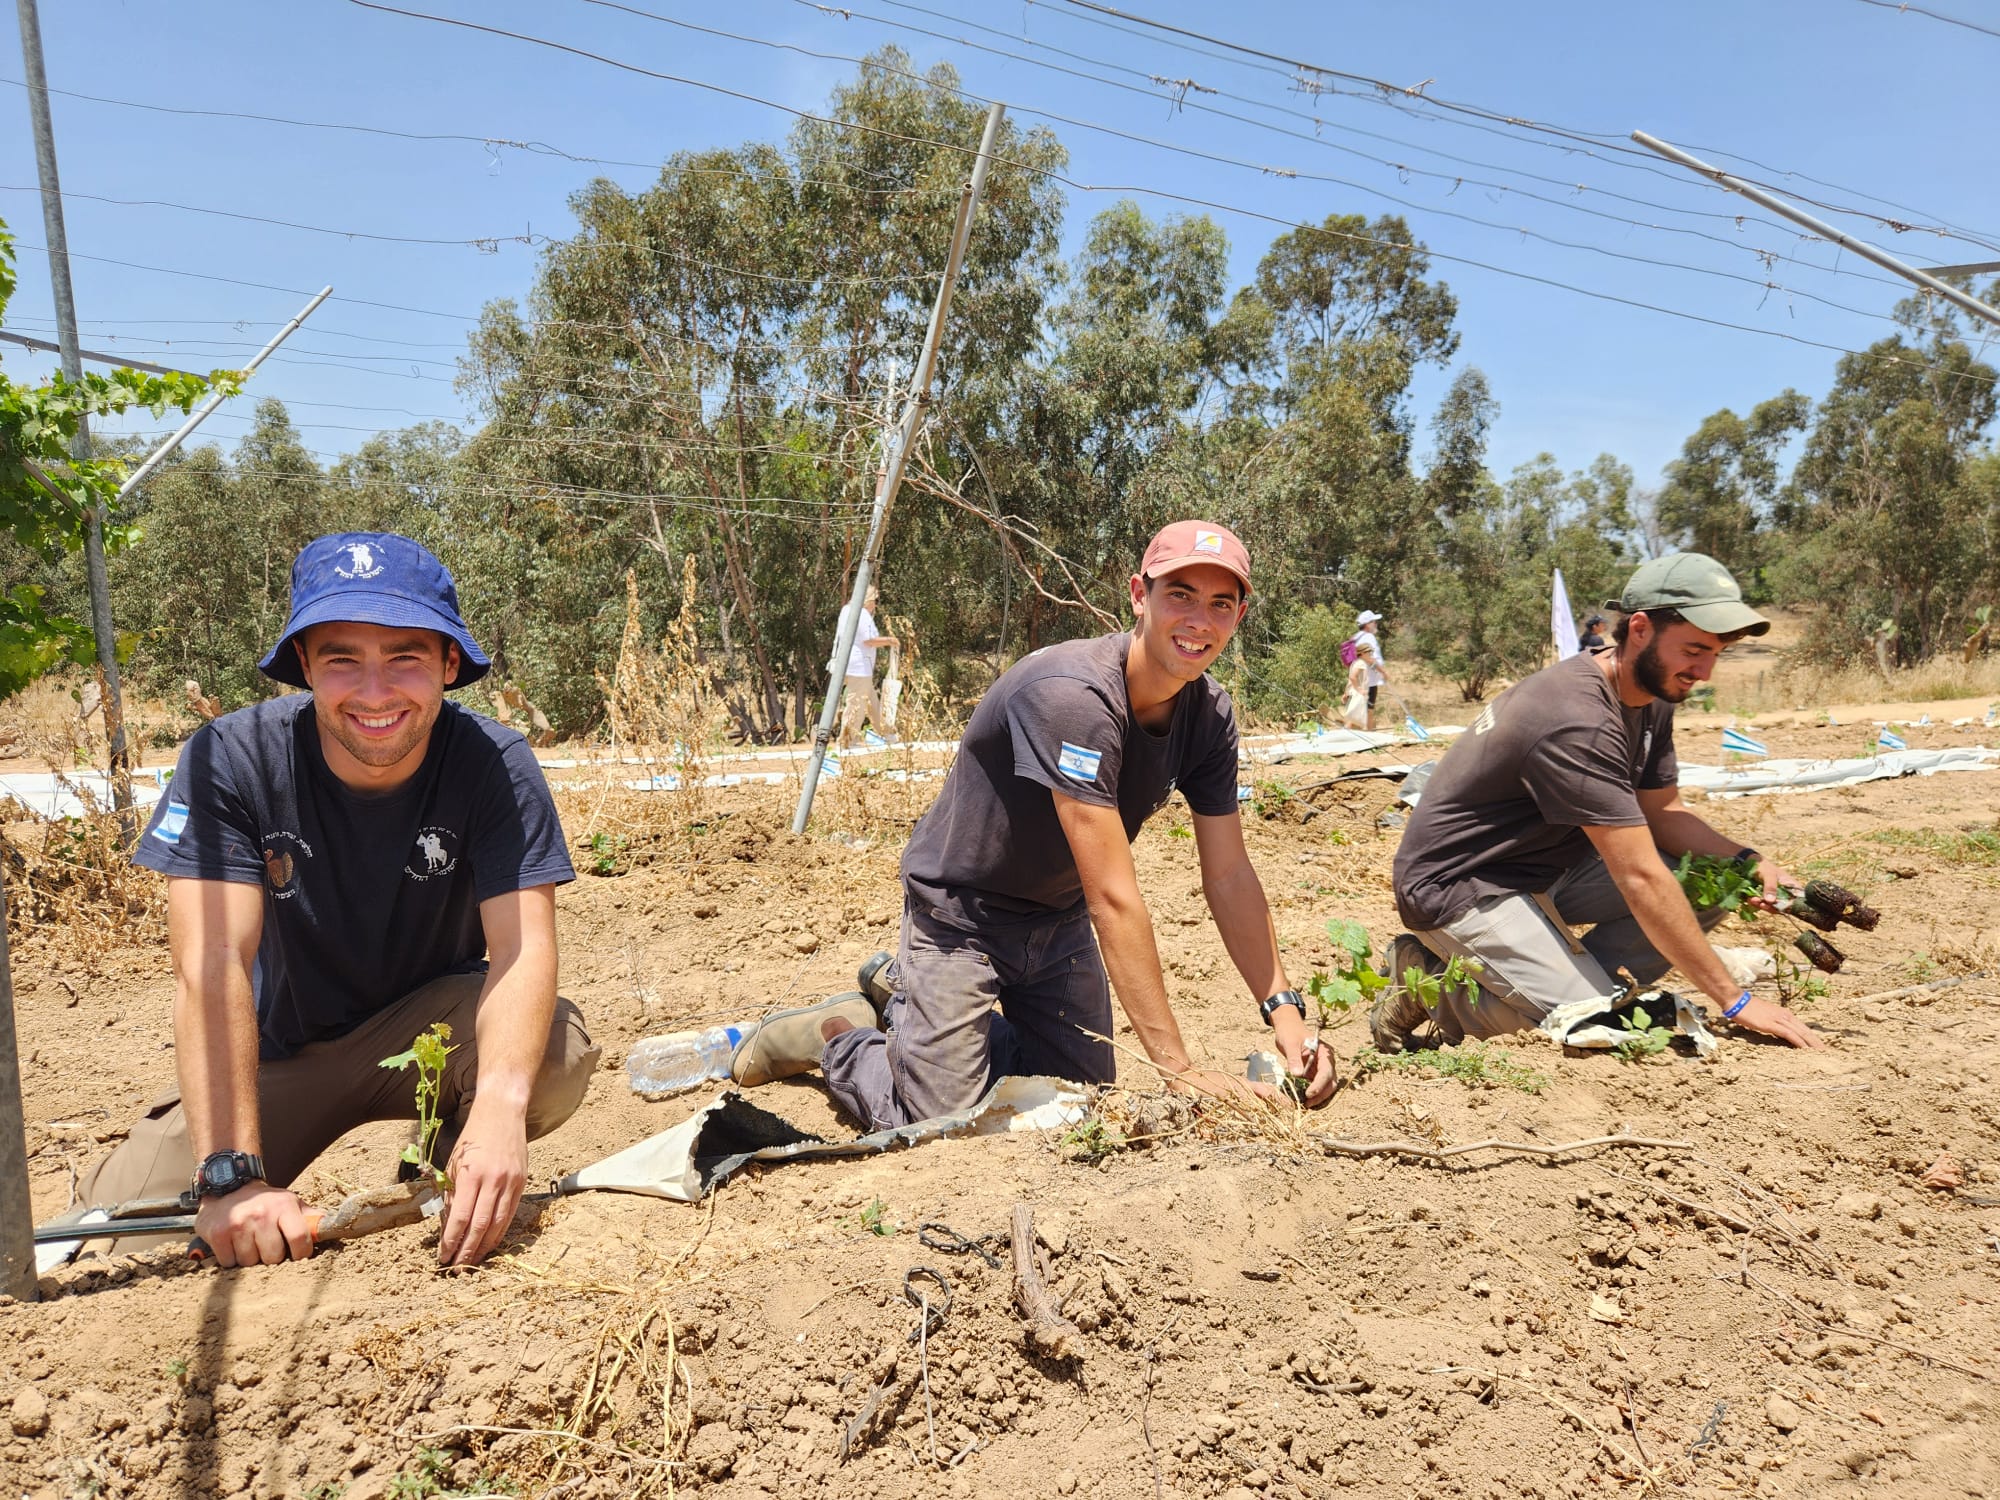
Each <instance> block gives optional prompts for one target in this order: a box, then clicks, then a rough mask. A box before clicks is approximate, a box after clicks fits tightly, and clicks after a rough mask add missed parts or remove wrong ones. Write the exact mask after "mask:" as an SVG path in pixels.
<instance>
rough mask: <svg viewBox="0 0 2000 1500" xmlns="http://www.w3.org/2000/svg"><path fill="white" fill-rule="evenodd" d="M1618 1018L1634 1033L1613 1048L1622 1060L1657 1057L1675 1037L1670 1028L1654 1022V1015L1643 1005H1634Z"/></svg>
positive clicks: (1635, 1060)
mask: <svg viewBox="0 0 2000 1500" xmlns="http://www.w3.org/2000/svg"><path fill="white" fill-rule="evenodd" d="M1618 1020H1619V1021H1620V1022H1621V1023H1623V1025H1624V1027H1625V1029H1626V1030H1627V1031H1629V1032H1631V1033H1632V1035H1630V1036H1628V1037H1626V1038H1625V1040H1624V1041H1622V1042H1620V1043H1619V1044H1618V1045H1617V1046H1616V1047H1614V1048H1612V1052H1613V1053H1614V1054H1615V1055H1616V1056H1617V1058H1618V1060H1619V1061H1620V1062H1629V1063H1635V1062H1644V1061H1645V1060H1646V1059H1647V1058H1649V1057H1657V1056H1658V1055H1659V1054H1660V1053H1662V1052H1664V1051H1666V1050H1667V1044H1668V1043H1669V1042H1671V1041H1672V1040H1673V1039H1674V1034H1673V1031H1672V1030H1671V1029H1670V1028H1668V1027H1665V1026H1656V1025H1655V1024H1654V1023H1653V1018H1652V1016H1651V1015H1650V1014H1648V1013H1647V1010H1646V1007H1645V1006H1643V1005H1634V1006H1633V1007H1632V1008H1631V1009H1630V1010H1628V1011H1626V1012H1625V1013H1624V1014H1623V1015H1620V1016H1619V1017H1618Z"/></svg>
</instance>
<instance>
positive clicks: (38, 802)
mask: <svg viewBox="0 0 2000 1500" xmlns="http://www.w3.org/2000/svg"><path fill="white" fill-rule="evenodd" d="M173 775H174V770H173V767H172V766H147V767H146V768H144V769H143V770H138V771H134V772H133V773H132V801H133V803H134V805H136V806H138V807H151V806H152V805H153V804H154V803H155V802H158V801H159V800H160V793H161V792H163V791H164V790H166V785H167V783H168V782H169V781H171V780H172V779H173ZM79 793H83V794H85V795H88V796H89V797H90V798H91V799H92V800H93V801H95V802H96V804H97V805H98V807H100V808H106V807H109V806H111V778H110V777H109V776H106V775H105V774H104V773H103V772H102V771H70V772H66V773H64V774H63V775H61V776H57V775H56V774H55V773H53V772H50V771H9V772H7V773H6V774H5V775H0V797H11V798H13V799H14V800H15V801H16V802H18V803H20V804H21V806H23V807H25V808H26V809H27V810H28V811H29V812H30V813H32V814H33V815H34V816H35V817H38V818H48V819H50V820H51V821H53V820H55V819H57V818H80V817H82V816H83V815H84V814H85V813H86V812H88V811H89V808H88V807H86V806H85V805H84V799H83V796H80V795H78V794H79Z"/></svg>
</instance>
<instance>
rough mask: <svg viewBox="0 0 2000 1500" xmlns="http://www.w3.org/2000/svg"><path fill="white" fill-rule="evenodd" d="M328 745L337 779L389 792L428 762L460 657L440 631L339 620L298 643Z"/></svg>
mask: <svg viewBox="0 0 2000 1500" xmlns="http://www.w3.org/2000/svg"><path fill="white" fill-rule="evenodd" d="M298 652H299V659H300V661H301V662H302V663H304V670H305V677H306V684H307V686H309V687H310V688H311V689H312V691H313V702H314V706H315V708H314V711H315V714H316V716H317V718H318V720H319V729H320V744H321V747H322V748H323V749H324V750H325V751H326V758H327V764H328V765H329V766H330V767H332V769H333V772H334V774H335V775H337V776H338V777H340V779H341V780H342V781H344V782H347V783H349V784H350V785H354V786H359V787H367V788H374V789H385V788H387V787H391V786H394V785H396V784H397V783H399V782H401V781H402V780H403V779H404V778H405V777H407V776H408V775H409V774H410V773H411V772H413V771H415V770H416V768H417V765H418V764H419V763H420V762H421V761H422V759H423V753H424V750H425V748H426V747H427V746H428V745H429V743H430V734H431V729H432V727H433V726H434V725H435V724H436V723H437V719H438V714H439V712H440V711H441V710H442V708H443V706H444V690H445V689H446V688H447V687H449V686H450V685H451V684H452V683H453V682H454V681H456V680H457V678H458V668H459V651H458V646H457V644H456V643H455V642H452V641H448V640H447V639H446V638H445V637H444V636H442V635H440V634H439V633H438V632H436V631H434V630H421V629H416V628H412V627H407V626H391V625H357V624H350V623H348V622H346V621H331V622H329V623H327V624H324V625H314V626H311V627H309V628H308V629H307V630H305V631H304V632H303V633H302V634H301V635H300V638H299V641H298Z"/></svg>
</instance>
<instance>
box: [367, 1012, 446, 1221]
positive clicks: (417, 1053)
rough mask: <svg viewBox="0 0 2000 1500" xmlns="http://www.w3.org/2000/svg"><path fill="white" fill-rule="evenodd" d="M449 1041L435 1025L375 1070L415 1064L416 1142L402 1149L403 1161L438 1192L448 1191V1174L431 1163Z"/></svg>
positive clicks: (439, 1123) (442, 1027)
mask: <svg viewBox="0 0 2000 1500" xmlns="http://www.w3.org/2000/svg"><path fill="white" fill-rule="evenodd" d="M450 1041H451V1027H450V1026H449V1025H448V1024H446V1023H445V1022H443V1021H438V1022H436V1023H435V1024H433V1025H432V1026H431V1028H430V1029H429V1030H428V1031H424V1032H420V1033H418V1035H417V1039H416V1040H415V1041H414V1042H412V1043H410V1050H409V1051H407V1052H398V1053H397V1054H396V1055H395V1056H394V1057H385V1058H383V1059H382V1061H381V1062H380V1063H379V1064H377V1066H378V1067H384V1068H396V1069H398V1070H401V1069H404V1068H407V1067H409V1066H410V1065H411V1064H412V1063H414V1064H416V1069H417V1138H416V1139H415V1140H414V1141H412V1142H410V1144H409V1145H407V1146H405V1147H404V1148H403V1160H404V1161H406V1162H408V1163H409V1164H410V1165H411V1166H413V1167H415V1168H416V1169H417V1172H418V1174H419V1175H421V1176H425V1177H428V1178H430V1180H431V1181H432V1182H434V1183H435V1184H436V1185H437V1187H438V1190H439V1191H440V1192H444V1191H448V1190H449V1189H450V1187H451V1174H450V1173H448V1172H447V1171H445V1169H444V1168H443V1167H441V1166H439V1165H438V1164H437V1163H436V1162H435V1161H433V1160H432V1159H431V1153H432V1152H433V1151H434V1150H436V1149H437V1138H438V1131H439V1129H440V1128H441V1127H442V1125H443V1124H444V1122H443V1121H442V1120H441V1119H439V1118H438V1094H439V1092H440V1091H441V1090H442V1089H443V1087H444V1062H445V1059H446V1058H447V1057H449V1056H451V1054H452V1053H454V1052H456V1051H457V1050H458V1048H456V1047H453V1046H449V1045H447V1044H448V1043H449V1042H450Z"/></svg>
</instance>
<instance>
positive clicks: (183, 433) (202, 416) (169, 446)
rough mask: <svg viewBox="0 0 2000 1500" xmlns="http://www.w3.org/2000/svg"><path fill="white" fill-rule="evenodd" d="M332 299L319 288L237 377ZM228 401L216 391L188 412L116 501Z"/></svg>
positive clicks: (128, 480)
mask: <svg viewBox="0 0 2000 1500" xmlns="http://www.w3.org/2000/svg"><path fill="white" fill-rule="evenodd" d="M332 295H333V288H332V287H330V286H323V287H321V288H320V289H319V295H318V296H317V297H315V298H313V299H312V301H310V302H308V303H307V304H306V305H305V307H304V309H303V310H301V311H300V313H299V314H298V316H296V317H295V318H293V319H292V321H291V322H289V323H287V324H286V325H285V326H284V327H283V328H280V329H279V330H278V331H277V333H275V334H273V335H272V337H271V342H270V343H268V344H266V345H265V346H264V347H263V348H261V349H259V350H258V351H257V354H256V357H255V358H254V359H252V360H251V361H250V363H248V364H247V365H245V366H244V367H243V369H242V370H241V372H240V373H241V374H244V375H248V374H250V373H252V372H253V371H254V370H256V368H257V366H259V365H261V364H262V363H264V360H265V358H266V356H268V355H269V354H270V352H271V351H272V350H273V349H275V348H277V347H278V345H280V344H282V343H284V341H285V340H286V339H288V338H290V337H291V336H292V335H293V334H294V333H296V332H298V327H299V324H301V323H303V322H305V320H306V319H307V318H310V317H311V316H312V315H313V310H314V309H315V308H317V307H318V306H319V305H320V303H322V302H324V301H326V299H327V298H329V297H331V296H332ZM228 399H229V398H228V397H227V396H226V395H224V394H223V393H222V392H221V391H217V392H216V393H215V394H214V395H212V396H210V397H209V398H208V399H207V400H206V401H204V402H202V403H201V405H199V406H197V407H196V408H195V409H194V410H193V411H192V412H190V413H189V414H188V419H187V420H186V421H185V422H183V423H181V425H180V426H179V427H177V428H175V429H174V435H173V436H172V437H170V438H168V439H167V440H166V441H165V442H164V443H162V444H160V446H159V447H157V448H155V449H154V450H153V451H152V452H151V453H148V454H147V455H146V461H145V462H144V463H142V464H140V465H139V467H138V468H136V469H134V470H133V471H132V472H131V474H130V475H128V476H127V477H126V480H125V482H124V483H123V484H121V485H119V486H118V498H119V499H120V500H123V499H124V498H125V497H126V496H127V495H129V494H131V493H132V491H133V490H135V489H137V488H138V487H139V483H140V481H141V480H143V479H144V478H145V477H146V476H147V475H148V474H150V473H152V472H153V470H155V469H157V468H158V467H159V466H160V465H161V464H163V463H165V462H166V459H167V455H168V454H169V453H172V452H173V451H174V449H176V448H178V447H180V445H181V442H182V440H183V439H185V438H186V437H187V435H188V434H189V433H190V432H193V431H194V430H195V428H197V427H199V426H201V424H202V423H203V422H205V421H207V420H208V415H209V413H210V412H212V411H214V410H215V409H216V408H217V407H218V406H220V405H222V403H223V402H224V401H227V400H228Z"/></svg>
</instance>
